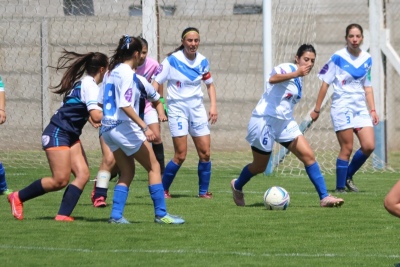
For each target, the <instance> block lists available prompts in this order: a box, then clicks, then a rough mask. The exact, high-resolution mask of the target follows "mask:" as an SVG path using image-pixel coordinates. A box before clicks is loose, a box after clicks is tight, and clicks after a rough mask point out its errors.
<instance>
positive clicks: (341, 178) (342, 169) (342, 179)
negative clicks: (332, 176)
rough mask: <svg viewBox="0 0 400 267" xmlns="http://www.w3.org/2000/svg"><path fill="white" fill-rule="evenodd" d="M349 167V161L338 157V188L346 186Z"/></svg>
mask: <svg viewBox="0 0 400 267" xmlns="http://www.w3.org/2000/svg"><path fill="white" fill-rule="evenodd" d="M348 168H349V162H348V161H347V160H342V159H339V158H337V159H336V189H344V188H345V186H346V178H347V169H348Z"/></svg>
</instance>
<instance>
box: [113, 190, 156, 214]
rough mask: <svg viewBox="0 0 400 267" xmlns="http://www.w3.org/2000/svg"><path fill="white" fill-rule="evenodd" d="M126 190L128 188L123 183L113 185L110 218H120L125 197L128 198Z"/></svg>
mask: <svg viewBox="0 0 400 267" xmlns="http://www.w3.org/2000/svg"><path fill="white" fill-rule="evenodd" d="M128 192H129V188H128V187H126V186H124V185H120V184H117V185H116V186H115V188H114V197H113V205H112V209H111V216H110V218H112V219H115V220H119V219H121V218H122V216H123V214H124V208H125V204H126V199H127V198H128ZM163 196H164V195H163Z"/></svg>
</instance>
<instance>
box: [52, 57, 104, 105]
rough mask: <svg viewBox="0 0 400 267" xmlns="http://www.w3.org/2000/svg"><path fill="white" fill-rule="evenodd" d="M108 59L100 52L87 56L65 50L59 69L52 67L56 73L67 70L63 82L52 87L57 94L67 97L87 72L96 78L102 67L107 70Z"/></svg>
mask: <svg viewBox="0 0 400 267" xmlns="http://www.w3.org/2000/svg"><path fill="white" fill-rule="evenodd" d="M107 66H108V57H107V56H106V55H105V54H103V53H99V52H89V53H86V54H79V53H75V52H72V51H67V50H65V49H64V51H63V52H62V56H61V57H60V58H59V59H58V62H57V67H52V66H50V68H54V69H56V71H59V70H62V69H66V71H65V72H64V74H63V76H62V78H61V81H60V83H59V84H57V85H56V86H50V89H52V90H54V91H53V92H54V93H55V94H59V95H64V98H65V96H67V95H68V94H69V93H70V92H71V90H72V88H73V86H74V83H75V82H76V81H77V80H79V79H80V78H81V77H82V76H83V74H84V73H85V72H86V73H87V74H88V75H90V76H95V75H96V74H97V73H98V72H99V70H100V68H101V67H104V68H107Z"/></svg>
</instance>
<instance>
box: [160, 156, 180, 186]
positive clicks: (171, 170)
mask: <svg viewBox="0 0 400 267" xmlns="http://www.w3.org/2000/svg"><path fill="white" fill-rule="evenodd" d="M180 167H181V165H178V164H176V163H175V162H173V161H172V160H171V161H170V162H168V164H167V166H166V167H165V170H164V175H163V177H162V184H163V187H164V190H169V187H170V186H171V184H172V182H173V181H174V178H175V176H176V173H177V172H178V171H179V168H180Z"/></svg>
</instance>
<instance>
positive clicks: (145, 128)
mask: <svg viewBox="0 0 400 267" xmlns="http://www.w3.org/2000/svg"><path fill="white" fill-rule="evenodd" d="M148 129H149V127H147V125H146V127H144V128H143V129H142V131H143V132H144V133H145V132H146V131H147V130H148Z"/></svg>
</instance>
